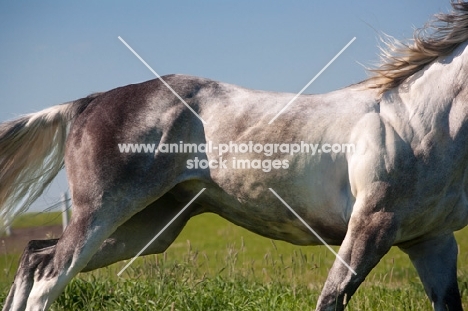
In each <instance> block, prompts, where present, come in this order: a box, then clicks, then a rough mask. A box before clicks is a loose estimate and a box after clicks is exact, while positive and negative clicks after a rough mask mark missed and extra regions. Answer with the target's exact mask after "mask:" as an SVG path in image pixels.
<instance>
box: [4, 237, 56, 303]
mask: <svg viewBox="0 0 468 311" xmlns="http://www.w3.org/2000/svg"><path fill="white" fill-rule="evenodd" d="M57 241H58V239H52V240H33V241H30V242H29V243H28V245H27V246H26V248H25V250H24V252H23V255H22V256H21V259H20V264H19V268H18V271H17V272H16V275H15V281H14V283H13V285H12V287H11V289H10V292H9V293H8V296H7V298H6V300H5V302H4V305H3V310H4V311H6V310H24V309H25V308H26V302H27V297H28V296H29V293H30V292H31V289H32V286H33V284H34V271H35V270H36V269H37V267H38V266H39V265H40V264H41V263H43V262H44V261H45V260H44V259H46V258H51V257H52V256H53V252H54V247H55V245H56V244H57Z"/></svg>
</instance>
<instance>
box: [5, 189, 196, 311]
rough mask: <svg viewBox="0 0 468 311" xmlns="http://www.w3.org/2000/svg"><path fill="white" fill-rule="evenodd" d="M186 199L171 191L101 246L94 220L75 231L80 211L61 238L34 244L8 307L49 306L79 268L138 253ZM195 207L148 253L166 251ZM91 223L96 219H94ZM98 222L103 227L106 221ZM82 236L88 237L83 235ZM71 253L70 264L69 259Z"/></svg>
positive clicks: (81, 270) (114, 233)
mask: <svg viewBox="0 0 468 311" xmlns="http://www.w3.org/2000/svg"><path fill="white" fill-rule="evenodd" d="M185 204H186V202H179V201H177V200H175V199H174V198H173V197H172V195H170V194H166V195H164V196H163V197H161V198H160V199H158V200H156V201H155V202H153V203H152V204H150V205H148V206H147V207H146V208H144V209H143V210H142V211H140V212H138V213H137V214H135V215H133V216H132V217H131V218H130V219H129V220H127V221H125V222H124V223H123V224H122V225H120V226H119V227H118V228H117V229H116V230H115V231H114V232H113V233H112V234H111V235H110V236H109V237H108V238H107V239H105V240H104V241H103V242H102V241H101V242H100V244H99V245H98V247H96V245H97V243H98V242H97V241H98V240H99V236H100V237H101V239H102V236H104V235H105V233H104V232H105V231H98V232H99V233H100V234H99V236H97V235H96V231H95V230H96V229H95V228H94V227H93V226H92V225H91V226H90V227H89V229H88V230H78V231H76V227H77V225H76V224H77V223H80V221H79V220H77V219H76V218H74V217H75V216H74V217H72V222H71V223H70V225H69V227H68V228H67V230H66V231H65V232H64V235H63V237H62V238H61V239H60V240H45V241H31V242H30V243H29V245H28V247H27V248H26V250H25V252H24V253H23V256H22V258H21V261H20V267H19V269H18V272H17V275H16V277H15V281H14V284H13V286H12V288H11V290H10V293H9V295H8V298H7V300H6V301H5V305H4V308H3V310H4V311H6V310H15V311H16V310H45V309H47V308H48V307H49V306H50V304H51V303H52V302H53V301H54V300H55V299H56V298H57V297H58V295H60V293H61V292H62V291H63V289H64V287H65V286H66V284H68V282H69V281H70V280H71V278H72V277H73V276H74V275H76V274H77V273H78V272H85V271H90V270H94V269H97V268H101V267H104V266H107V265H110V264H112V263H115V262H117V261H121V260H124V259H129V258H132V257H134V256H135V255H136V254H137V253H138V252H139V251H140V250H141V249H142V248H143V247H144V246H145V245H146V244H147V242H149V241H150V240H151V239H152V238H153V237H154V236H155V235H156V234H157V233H158V232H159V231H160V230H161V229H162V228H163V227H164V226H165V225H166V224H167V223H168V222H169V221H170V220H171V219H172V218H173V217H174V216H175V215H176V214H177V213H178V212H179V211H180V210H181V209H182V208H183V207H184V206H185ZM195 208H196V205H195V204H193V207H191V208H188V209H187V210H186V211H185V212H184V213H182V214H181V215H180V216H179V217H178V218H177V219H176V220H175V221H174V222H173V223H172V224H171V226H169V227H168V228H167V229H166V230H165V231H164V233H163V234H162V235H161V236H160V237H159V238H158V239H157V240H156V241H154V242H153V244H151V245H150V246H149V247H148V248H147V249H146V251H145V252H144V253H143V255H146V254H154V253H161V252H163V251H164V250H166V248H167V247H168V246H169V245H170V244H171V243H172V242H173V241H174V239H175V238H176V237H177V235H178V234H179V233H180V231H181V230H182V228H183V227H184V225H185V224H186V223H187V221H188V219H189V218H190V217H191V216H192V214H193V213H194V209H195ZM107 218H109V217H107ZM87 222H88V223H92V221H89V219H88V221H87ZM99 225H100V226H102V225H103V223H100V224H99ZM73 227H75V229H74V228H73ZM78 228H79V229H83V228H84V227H83V226H78ZM101 230H102V229H101ZM85 231H86V232H85ZM83 236H87V237H88V238H87V239H82V237H83ZM85 245H86V247H84V246H85ZM80 246H82V247H80ZM94 249H95V250H94ZM79 250H81V251H79ZM67 257H68V258H69V260H68V262H69V264H67V262H66V260H64V258H67ZM28 296H29V298H28Z"/></svg>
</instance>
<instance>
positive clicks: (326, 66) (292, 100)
mask: <svg viewBox="0 0 468 311" xmlns="http://www.w3.org/2000/svg"><path fill="white" fill-rule="evenodd" d="M354 40H356V37H354V38H352V39H351V41H349V42H348V44H346V45H345V47H344V48H342V49H341V51H339V52H338V54H336V55H335V57H333V58H332V59H331V60H330V61H329V62H328V64H326V65H325V67H323V68H322V70H320V71H319V72H318V73H317V74H316V75H315V77H313V78H312V80H310V81H309V83H307V84H306V86H304V87H303V88H302V90H300V91H299V93H297V94H296V96H294V97H293V99H291V100H290V101H289V102H288V103H287V104H286V106H284V107H283V109H281V110H280V112H278V113H277V114H276V116H275V117H274V118H273V119H271V120H270V122H268V124H271V123H273V121H275V120H276V118H278V117H279V116H280V114H282V113H283V112H284V111H285V110H286V109H287V108H288V107H289V105H291V104H292V103H293V102H294V101H295V100H296V99H297V98H298V97H299V96H300V95H301V94H302V92H304V91H305V90H306V89H307V88H308V87H309V86H310V85H311V84H312V82H314V81H315V80H316V79H317V78H318V77H319V76H320V75H321V74H322V73H323V72H324V71H325V70H326V69H327V68H328V67H329V66H330V65H331V64H332V63H333V62H334V61H335V60H336V59H337V58H338V57H339V56H340V55H341V54H342V53H343V52H344V51H345V50H346V49H347V48H348V47H349V46H350V45H351V43H353V42H354Z"/></svg>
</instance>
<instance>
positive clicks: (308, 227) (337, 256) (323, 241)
mask: <svg viewBox="0 0 468 311" xmlns="http://www.w3.org/2000/svg"><path fill="white" fill-rule="evenodd" d="M268 189H270V191H271V192H272V193H273V194H274V195H275V196H276V197H277V198H278V199H279V200H280V201H281V202H282V203H283V204H284V205H285V206H286V207H287V208H288V209H289V210H290V211H291V212H292V213H293V214H294V216H296V217H297V218H298V219H299V220H300V221H301V222H302V223H303V224H304V226H306V227H307V229H309V230H310V232H312V233H313V234H314V235H315V236H316V237H317V239H319V240H320V242H322V243H323V245H325V246H326V247H327V248H328V249H329V250H330V251H331V252H332V253H333V254H334V255H335V256H336V258H338V260H339V261H341V262H342V263H343V264H344V265H345V266H346V268H348V269H349V271H351V272H352V273H353V274H354V275H357V273H356V271H354V270H353V268H351V267H350V266H349V265H348V263H347V262H346V261H344V259H343V258H341V256H340V255H338V254H337V253H336V252H335V251H334V250H333V248H331V247H330V245H328V244H327V242H325V240H324V239H322V237H321V236H320V235H319V234H318V233H317V232H315V230H314V229H312V228H311V227H310V226H309V225H308V224H307V223H306V222H305V220H304V219H302V218H301V216H299V214H297V213H296V212H295V211H294V210H293V209H292V207H291V206H289V205H288V203H286V202H285V201H284V200H283V198H281V197H280V196H279V195H278V194H277V193H276V192H275V190H273V189H271V188H268Z"/></svg>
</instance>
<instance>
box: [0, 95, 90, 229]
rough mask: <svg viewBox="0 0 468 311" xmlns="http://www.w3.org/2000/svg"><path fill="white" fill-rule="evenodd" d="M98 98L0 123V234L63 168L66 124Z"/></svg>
mask: <svg viewBox="0 0 468 311" xmlns="http://www.w3.org/2000/svg"><path fill="white" fill-rule="evenodd" d="M98 95H99V94H93V95H90V96H88V97H86V98H82V99H79V100H76V101H73V102H68V103H65V104H62V105H57V106H53V107H50V108H48V109H45V110H42V111H39V112H37V113H32V114H28V115H24V116H22V117H20V118H18V119H16V120H12V121H7V122H4V123H1V124H0V233H1V232H2V231H3V230H2V227H3V226H4V225H8V223H9V222H10V221H11V220H12V219H13V218H14V217H15V216H17V215H18V214H19V213H21V212H23V211H25V210H26V209H27V208H28V207H29V206H30V205H31V204H32V203H33V202H34V201H35V200H36V199H37V198H38V197H39V196H40V195H41V194H42V192H43V191H44V189H45V188H46V187H47V185H48V184H49V183H50V182H51V181H52V180H53V179H54V177H55V176H56V175H57V173H58V172H59V171H60V170H61V169H62V168H63V165H64V153H65V143H66V140H67V136H68V132H69V129H70V125H71V124H72V122H73V120H74V119H75V118H76V117H77V116H78V115H79V114H80V113H81V112H83V111H84V110H85V109H86V107H87V106H88V105H89V103H90V102H91V101H93V100H94V99H95V98H96V97H97V96H98Z"/></svg>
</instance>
